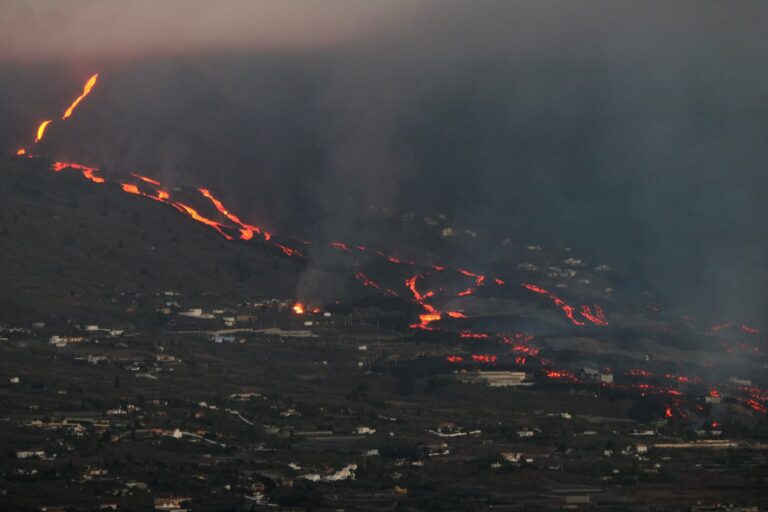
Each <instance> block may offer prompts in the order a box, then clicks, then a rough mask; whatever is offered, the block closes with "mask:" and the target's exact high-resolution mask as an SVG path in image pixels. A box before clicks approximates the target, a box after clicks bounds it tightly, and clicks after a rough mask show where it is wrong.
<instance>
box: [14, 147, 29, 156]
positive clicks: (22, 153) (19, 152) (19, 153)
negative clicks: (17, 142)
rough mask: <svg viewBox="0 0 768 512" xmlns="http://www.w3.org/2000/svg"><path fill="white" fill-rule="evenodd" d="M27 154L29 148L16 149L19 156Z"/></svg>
mask: <svg viewBox="0 0 768 512" xmlns="http://www.w3.org/2000/svg"><path fill="white" fill-rule="evenodd" d="M26 154H27V150H26V149H24V148H20V149H19V150H18V151H16V155H17V156H24V155H26Z"/></svg>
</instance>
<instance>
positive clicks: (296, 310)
mask: <svg viewBox="0 0 768 512" xmlns="http://www.w3.org/2000/svg"><path fill="white" fill-rule="evenodd" d="M291 309H293V312H294V313H296V314H297V315H303V314H304V305H303V304H302V303H301V302H297V303H296V304H294V305H293V308H291Z"/></svg>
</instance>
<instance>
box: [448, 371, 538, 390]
mask: <svg viewBox="0 0 768 512" xmlns="http://www.w3.org/2000/svg"><path fill="white" fill-rule="evenodd" d="M527 377H528V375H527V374H526V373H525V372H513V371H474V372H458V373H456V380H458V381H459V382H463V383H465V384H484V385H486V386H490V387H493V388H496V387H511V386H531V385H532V384H533V383H532V382H528V381H527V380H526V379H527Z"/></svg>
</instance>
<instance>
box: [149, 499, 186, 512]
mask: <svg viewBox="0 0 768 512" xmlns="http://www.w3.org/2000/svg"><path fill="white" fill-rule="evenodd" d="M191 501H192V499H191V498H176V497H174V498H155V510H172V511H174V512H184V511H187V510H189V503H190V502H191Z"/></svg>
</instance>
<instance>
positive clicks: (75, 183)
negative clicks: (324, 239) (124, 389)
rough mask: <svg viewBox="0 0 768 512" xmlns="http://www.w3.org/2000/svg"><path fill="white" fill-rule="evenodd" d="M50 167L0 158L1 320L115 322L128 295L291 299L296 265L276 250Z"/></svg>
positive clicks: (40, 161) (37, 161)
mask: <svg viewBox="0 0 768 512" xmlns="http://www.w3.org/2000/svg"><path fill="white" fill-rule="evenodd" d="M49 166H50V162H49V161H47V160H44V159H19V158H7V157H2V158H0V268H2V272H0V320H14V321H18V320H20V319H25V320H32V319H45V318H51V317H55V316H57V315H68V314H72V313H74V312H78V313H79V314H81V313H82V312H83V311H90V312H92V315H93V317H94V320H97V319H98V318H100V317H103V315H118V316H119V315H121V314H122V313H123V312H124V309H125V306H124V305H123V306H121V305H120V301H117V300H115V299H116V298H117V297H119V296H120V295H121V294H126V293H127V294H129V295H133V294H139V295H148V294H153V293H157V292H163V291H170V290H174V291H177V292H181V293H184V294H185V295H198V294H204V293H206V292H212V293H214V294H217V295H221V296H231V297H240V298H249V297H279V298H289V297H292V296H293V295H294V293H295V289H296V282H297V279H298V275H299V271H300V263H298V262H296V261H292V260H290V259H288V258H286V257H284V256H283V255H282V254H280V253H279V251H275V250H274V248H272V247H268V246H266V245H259V244H253V243H251V244H244V243H240V242H237V241H233V242H229V241H226V240H224V239H223V238H222V237H221V236H219V235H218V234H217V233H216V232H215V231H213V230H211V229H209V228H208V227H206V226H203V225H200V224H198V223H194V222H184V221H181V220H180V214H179V213H178V212H176V211H174V210H173V209H171V208H167V207H165V206H164V205H161V204H157V203H153V202H152V201H147V200H141V199H139V200H137V198H136V197H133V196H129V195H126V194H125V193H124V192H122V191H121V190H120V189H119V188H118V187H116V186H114V185H109V184H102V185H100V186H94V184H93V183H90V182H88V181H86V180H83V179H82V177H81V176H79V175H78V174H76V173H51V172H50V171H49V170H48V169H49Z"/></svg>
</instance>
